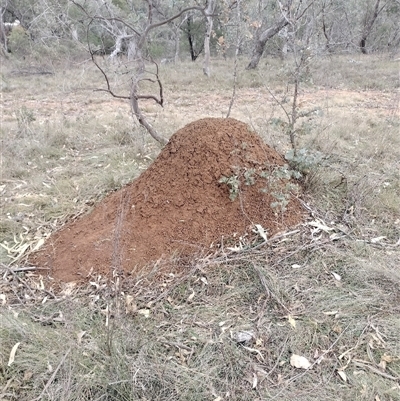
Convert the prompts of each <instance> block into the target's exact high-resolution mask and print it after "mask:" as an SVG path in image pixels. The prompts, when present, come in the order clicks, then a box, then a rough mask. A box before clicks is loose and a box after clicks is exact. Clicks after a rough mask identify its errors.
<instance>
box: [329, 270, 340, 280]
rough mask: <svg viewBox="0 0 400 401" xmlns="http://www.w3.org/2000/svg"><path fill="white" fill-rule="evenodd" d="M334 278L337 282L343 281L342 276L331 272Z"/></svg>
mask: <svg viewBox="0 0 400 401" xmlns="http://www.w3.org/2000/svg"><path fill="white" fill-rule="evenodd" d="M331 274H332V276H333V277H334V278H335V280H337V281H340V280H341V279H342V276H340V275H339V274H337V273H335V272H331Z"/></svg>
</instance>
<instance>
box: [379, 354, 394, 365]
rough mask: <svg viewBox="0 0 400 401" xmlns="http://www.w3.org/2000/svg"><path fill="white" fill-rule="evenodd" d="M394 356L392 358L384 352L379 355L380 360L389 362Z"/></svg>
mask: <svg viewBox="0 0 400 401" xmlns="http://www.w3.org/2000/svg"><path fill="white" fill-rule="evenodd" d="M394 360H395V358H393V357H392V356H391V355H388V354H386V352H385V353H384V354H383V355H382V356H381V361H384V362H387V363H390V362H393V361H394Z"/></svg>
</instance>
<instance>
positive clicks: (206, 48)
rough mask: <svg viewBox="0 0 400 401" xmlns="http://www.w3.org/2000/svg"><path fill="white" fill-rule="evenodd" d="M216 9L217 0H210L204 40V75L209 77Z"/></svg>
mask: <svg viewBox="0 0 400 401" xmlns="http://www.w3.org/2000/svg"><path fill="white" fill-rule="evenodd" d="M214 9H215V0H209V1H208V6H207V9H206V11H205V13H206V16H207V32H206V36H205V38H204V63H203V72H204V75H207V77H209V76H210V75H211V72H210V36H211V32H212V27H213V17H212V14H213V12H214Z"/></svg>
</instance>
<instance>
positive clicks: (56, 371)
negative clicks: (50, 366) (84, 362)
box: [32, 348, 71, 401]
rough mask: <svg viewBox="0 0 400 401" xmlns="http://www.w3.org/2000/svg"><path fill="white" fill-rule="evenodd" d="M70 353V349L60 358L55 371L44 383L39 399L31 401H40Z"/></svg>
mask: <svg viewBox="0 0 400 401" xmlns="http://www.w3.org/2000/svg"><path fill="white" fill-rule="evenodd" d="M70 352H71V348H69V349H68V350H67V352H66V353H65V354H64V356H63V357H62V358H61V361H60V363H59V364H58V366H57V367H56V369H55V370H54V372H53V374H52V375H51V377H50V379H49V380H48V382H47V383H46V385H45V386H44V388H43V390H42V392H41V393H40V395H39V397H37V398H35V399H33V400H32V401H39V400H41V399H42V397H43V395H44V393H45V392H46V390H47V389H48V388H49V386H50V384H51V383H52V382H53V380H54V379H55V377H56V375H57V373H58V371H59V370H60V368H61V366H62V365H63V363H64V362H65V359H66V358H67V356H68V354H69V353H70Z"/></svg>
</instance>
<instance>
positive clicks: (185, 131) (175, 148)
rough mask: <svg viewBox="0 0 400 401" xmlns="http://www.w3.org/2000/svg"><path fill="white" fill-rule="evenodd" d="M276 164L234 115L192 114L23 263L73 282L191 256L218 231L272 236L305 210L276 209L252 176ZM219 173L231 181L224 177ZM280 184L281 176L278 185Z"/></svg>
mask: <svg viewBox="0 0 400 401" xmlns="http://www.w3.org/2000/svg"><path fill="white" fill-rule="evenodd" d="M283 164H284V160H283V158H282V157H281V156H280V155H279V154H278V153H277V152H276V151H275V150H273V149H271V148H269V147H268V146H267V145H265V144H264V143H263V142H262V140H261V139H260V138H259V137H258V136H257V135H256V134H254V133H253V132H251V131H250V130H249V128H248V127H247V125H246V124H244V123H242V122H240V121H237V120H234V119H231V118H229V119H222V118H207V119H202V120H199V121H195V122H193V123H191V124H188V125H187V126H186V127H184V128H182V129H180V130H179V131H177V132H176V133H175V134H174V135H173V136H172V138H171V140H170V141H169V143H168V144H167V145H166V146H165V148H164V149H163V150H162V152H161V153H160V155H159V156H158V157H157V159H156V160H155V161H154V162H153V164H152V165H151V166H150V167H149V168H148V169H147V170H146V171H145V172H144V173H142V175H141V176H140V177H139V178H138V179H136V180H135V181H133V182H131V183H130V184H128V185H126V186H125V187H123V188H122V189H120V190H118V191H117V192H114V193H112V194H110V195H109V196H107V197H106V198H105V199H104V200H103V201H102V202H100V204H98V205H97V206H96V207H95V208H94V209H93V211H92V212H91V213H89V214H88V215H86V216H84V217H82V218H80V219H78V220H75V221H73V222H71V223H69V224H67V225H65V226H64V227H62V229H60V230H59V231H57V232H55V233H54V234H53V235H52V236H50V238H49V239H48V240H47V242H46V244H45V245H44V246H43V247H42V248H41V249H40V250H39V251H38V252H37V253H36V254H34V255H33V256H32V257H31V261H30V262H31V263H33V264H34V265H36V266H40V267H47V268H49V269H50V270H49V272H50V273H49V275H50V276H51V277H53V278H55V279H58V280H61V281H78V280H81V279H83V278H85V277H87V275H88V274H89V273H90V272H95V273H99V274H102V275H109V274H110V273H111V272H112V271H114V270H115V269H116V270H117V271H121V270H122V271H124V272H133V273H134V272H135V270H136V269H138V268H139V267H143V266H145V265H146V264H149V263H150V262H152V261H156V260H158V259H159V258H162V257H168V256H171V255H173V254H174V253H178V254H180V255H186V256H188V255H193V254H196V253H198V252H199V251H204V250H207V249H209V248H210V246H211V244H216V243H219V242H220V240H221V237H224V238H232V237H233V235H235V234H237V235H243V234H245V233H246V232H249V231H250V230H251V229H252V228H253V227H254V224H260V225H262V226H263V227H264V228H265V229H266V230H268V235H272V234H274V233H276V232H278V231H280V230H283V229H286V228H287V227H288V226H293V225H295V224H297V223H299V222H300V221H301V219H302V218H303V216H304V212H303V210H302V207H301V205H300V203H299V202H298V201H297V199H296V198H295V197H293V196H292V197H291V198H290V201H289V203H288V205H287V208H286V210H285V211H284V212H279V213H278V214H277V213H276V212H277V209H276V208H272V207H271V203H272V202H274V201H276V197H275V198H274V197H273V196H272V195H270V194H269V193H266V192H265V191H264V192H263V191H261V190H260V189H262V187H264V188H265V180H264V179H261V178H257V180H254V177H255V175H257V172H260V171H264V172H265V171H270V172H271V174H273V172H275V171H276V169H277V168H279V166H282V165H283ZM221 177H227V178H229V177H237V180H236V181H235V180H234V181H233V183H231V184H227V183H222V182H220V180H221ZM238 180H240V184H239V186H235V182H239V181H238ZM246 184H249V185H246ZM286 184H287V181H286V180H283V179H282V182H280V185H281V186H283V185H286ZM274 187H276V179H275V181H274ZM230 188H231V189H232V191H231V192H230V190H229V189H230ZM235 188H236V189H235ZM237 190H238V191H239V194H238V195H237V197H236V199H234V200H231V199H230V194H231V195H232V198H234V197H235V196H234V195H235V194H236V192H237ZM270 192H271V191H270Z"/></svg>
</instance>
